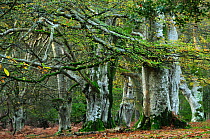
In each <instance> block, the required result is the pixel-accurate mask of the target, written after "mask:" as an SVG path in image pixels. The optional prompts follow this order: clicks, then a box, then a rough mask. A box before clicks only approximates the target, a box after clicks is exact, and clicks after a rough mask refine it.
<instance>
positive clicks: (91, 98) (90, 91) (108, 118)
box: [81, 62, 115, 131]
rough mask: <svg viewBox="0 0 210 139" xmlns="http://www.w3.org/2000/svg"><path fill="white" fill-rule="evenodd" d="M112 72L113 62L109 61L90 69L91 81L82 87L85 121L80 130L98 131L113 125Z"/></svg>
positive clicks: (113, 69)
mask: <svg viewBox="0 0 210 139" xmlns="http://www.w3.org/2000/svg"><path fill="white" fill-rule="evenodd" d="M114 73H115V68H114V64H113V63H111V62H110V63H106V64H104V65H100V66H99V67H94V68H92V69H91V73H90V75H91V76H90V79H91V81H92V82H91V83H89V85H88V86H87V87H86V88H85V89H84V93H85V95H86V100H87V112H86V123H85V124H84V126H83V129H82V130H81V131H100V130H104V129H105V128H112V127H114V122H113V119H112V115H111V108H112V103H113V98H112V97H113V96H112V81H113V77H114Z"/></svg>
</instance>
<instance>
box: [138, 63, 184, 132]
mask: <svg viewBox="0 0 210 139" xmlns="http://www.w3.org/2000/svg"><path fill="white" fill-rule="evenodd" d="M142 84H143V94H144V98H143V107H144V112H143V114H142V116H141V118H140V119H139V122H138V124H137V128H140V129H160V128H161V127H162V126H174V127H185V126H186V123H185V122H183V121H181V120H179V119H178V118H177V117H176V116H175V115H174V114H173V112H172V110H171V105H170V96H169V86H170V84H169V69H163V68H153V67H148V66H143V67H142Z"/></svg>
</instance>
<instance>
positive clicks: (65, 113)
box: [52, 43, 72, 132]
mask: <svg viewBox="0 0 210 139" xmlns="http://www.w3.org/2000/svg"><path fill="white" fill-rule="evenodd" d="M52 50H53V54H54V57H59V55H61V54H62V52H63V51H62V47H61V46H60V47H59V46H58V44H55V43H52ZM57 83H58V96H59V98H58V100H59V103H58V104H59V107H58V114H59V129H58V132H63V131H64V130H70V129H71V121H70V117H71V105H72V98H71V96H70V94H68V92H67V81H66V79H65V77H64V75H63V74H58V75H57Z"/></svg>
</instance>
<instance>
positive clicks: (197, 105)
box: [180, 77, 204, 122]
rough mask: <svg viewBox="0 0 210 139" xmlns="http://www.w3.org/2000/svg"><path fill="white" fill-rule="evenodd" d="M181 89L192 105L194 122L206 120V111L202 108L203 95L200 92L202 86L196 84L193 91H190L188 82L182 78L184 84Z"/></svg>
mask: <svg viewBox="0 0 210 139" xmlns="http://www.w3.org/2000/svg"><path fill="white" fill-rule="evenodd" d="M180 89H181V90H182V94H183V95H184V96H185V98H186V99H187V101H188V102H189V104H190V107H191V111H192V119H191V121H192V122H199V121H203V120H204V111H203V107H202V104H201V103H202V102H203V99H202V95H203V93H202V92H201V91H199V89H200V86H199V85H198V84H197V83H196V82H194V83H193V88H192V90H190V89H189V87H188V85H187V83H186V80H185V79H184V77H182V82H181V84H180Z"/></svg>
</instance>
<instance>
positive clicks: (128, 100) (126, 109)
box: [118, 76, 135, 127]
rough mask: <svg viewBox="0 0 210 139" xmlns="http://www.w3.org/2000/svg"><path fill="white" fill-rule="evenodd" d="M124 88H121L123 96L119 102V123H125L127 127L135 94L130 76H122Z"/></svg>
mask: <svg viewBox="0 0 210 139" xmlns="http://www.w3.org/2000/svg"><path fill="white" fill-rule="evenodd" d="M124 79H125V80H124V89H123V98H122V102H121V104H120V110H119V113H118V114H119V120H118V121H119V123H118V124H119V125H122V124H123V123H125V125H126V126H127V127H130V123H131V119H132V116H133V112H134V107H135V94H134V91H133V90H134V89H133V87H134V85H133V82H132V79H131V77H129V76H124Z"/></svg>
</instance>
